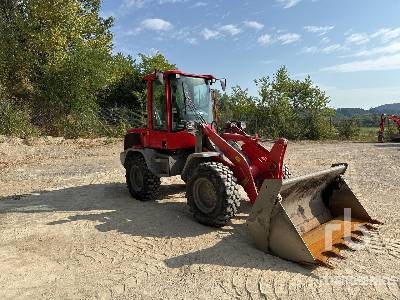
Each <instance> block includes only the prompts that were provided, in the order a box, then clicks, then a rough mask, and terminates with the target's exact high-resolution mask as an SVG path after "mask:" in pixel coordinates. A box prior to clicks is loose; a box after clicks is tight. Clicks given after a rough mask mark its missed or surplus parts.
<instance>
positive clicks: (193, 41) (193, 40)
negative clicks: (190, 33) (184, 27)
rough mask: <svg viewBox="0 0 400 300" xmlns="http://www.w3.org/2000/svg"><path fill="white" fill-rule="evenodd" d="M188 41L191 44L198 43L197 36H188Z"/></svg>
mask: <svg viewBox="0 0 400 300" xmlns="http://www.w3.org/2000/svg"><path fill="white" fill-rule="evenodd" d="M186 42H187V43H189V44H191V45H197V39H196V38H187V39H186Z"/></svg>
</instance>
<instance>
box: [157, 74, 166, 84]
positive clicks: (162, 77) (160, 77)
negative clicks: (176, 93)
mask: <svg viewBox="0 0 400 300" xmlns="http://www.w3.org/2000/svg"><path fill="white" fill-rule="evenodd" d="M156 79H157V81H158V82H159V83H161V84H162V85H164V73H162V72H156Z"/></svg>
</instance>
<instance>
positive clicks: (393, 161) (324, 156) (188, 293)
mask: <svg viewBox="0 0 400 300" xmlns="http://www.w3.org/2000/svg"><path fill="white" fill-rule="evenodd" d="M0 140H1V141H2V143H0V182H1V185H0V299H7V298H13V299H14V298H24V299H26V298H29V299H32V298H40V299H42V298H68V299H70V298H76V299H85V298H90V299H92V298H105V299H108V298H115V299H127V298H130V299H131V298H135V299H149V298H151V299H153V298H170V299H171V298H173V299H189V298H201V299H210V298H214V299H217V298H218V299H228V298H244V299H246V298H252V299H253V298H254V299H258V298H293V299H304V298H322V299H365V298H380V299H395V298H399V297H400V229H399V224H400V210H399V209H398V205H399V204H398V200H399V196H400V190H399V178H400V164H399V162H400V144H362V143H308V142H301V143H290V145H289V148H288V153H287V156H286V163H287V164H288V165H289V167H290V168H291V171H292V173H293V175H295V176H296V175H303V174H307V173H309V172H312V171H317V170H321V169H324V168H327V167H329V166H330V164H331V163H335V162H348V163H349V165H350V167H349V170H348V171H347V173H346V179H347V180H348V182H349V183H350V185H351V187H352V188H353V190H354V191H355V193H356V194H357V196H358V197H359V199H360V201H361V202H362V204H363V205H364V206H365V207H366V209H367V210H368V211H369V212H370V213H371V215H372V216H373V217H374V218H376V219H378V220H380V221H382V222H384V225H381V226H380V227H379V231H378V232H376V233H375V234H373V235H372V236H371V238H370V239H369V240H368V242H366V243H365V244H362V245H360V249H359V250H358V251H353V252H351V251H343V252H342V254H343V255H344V256H345V257H346V258H347V259H346V260H333V261H332V263H333V264H334V265H335V269H333V270H331V269H328V268H323V267H318V268H314V269H307V268H304V267H302V266H300V265H297V264H295V263H291V262H288V261H285V260H282V259H280V258H277V257H274V256H271V255H268V254H265V253H263V252H260V251H258V250H257V249H256V248H255V247H254V245H253V243H252V240H251V239H250V237H249V236H248V234H247V231H246V227H245V225H244V222H245V219H246V215H247V213H248V211H249V206H248V205H245V204H244V205H242V206H243V209H242V212H241V213H240V214H239V215H238V216H237V217H236V218H235V219H234V220H233V223H232V225H231V226H226V227H224V228H222V229H220V230H216V229H211V228H208V227H205V226H202V225H199V224H197V223H196V222H195V221H194V220H193V219H192V217H191V215H190V214H189V211H188V209H187V206H186V204H185V198H184V197H185V186H184V184H183V182H182V181H181V180H180V179H179V178H178V177H174V178H169V179H165V180H163V185H162V196H161V198H160V200H157V201H155V202H147V203H141V202H139V201H136V200H134V199H132V198H130V196H129V195H128V191H127V189H126V187H125V183H124V181H125V179H124V169H123V168H122V166H121V165H120V162H119V152H120V150H121V148H122V141H119V140H116V141H110V140H107V139H99V140H95V141H90V140H78V141H74V142H73V141H68V140H63V139H61V138H60V139H57V138H47V139H46V138H42V139H39V140H31V141H23V140H19V139H7V138H6V139H4V138H2V139H0Z"/></svg>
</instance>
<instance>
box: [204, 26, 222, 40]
mask: <svg viewBox="0 0 400 300" xmlns="http://www.w3.org/2000/svg"><path fill="white" fill-rule="evenodd" d="M201 35H202V36H203V38H204V39H205V40H212V39H217V38H219V37H220V35H221V34H220V33H219V32H218V31H216V30H211V29H208V28H204V29H203V30H202V31H201Z"/></svg>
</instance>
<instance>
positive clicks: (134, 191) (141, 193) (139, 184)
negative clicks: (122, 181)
mask: <svg viewBox="0 0 400 300" xmlns="http://www.w3.org/2000/svg"><path fill="white" fill-rule="evenodd" d="M126 183H127V185H128V190H129V193H130V194H131V195H132V197H133V198H135V199H137V200H140V201H150V200H153V199H155V198H156V197H157V196H158V193H159V191H160V185H161V181H160V178H159V177H158V176H156V175H154V174H153V173H152V172H151V171H150V170H149V168H148V167H147V164H146V161H145V159H144V158H143V156H140V155H136V156H134V157H133V158H130V159H129V161H128V162H127V164H126Z"/></svg>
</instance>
